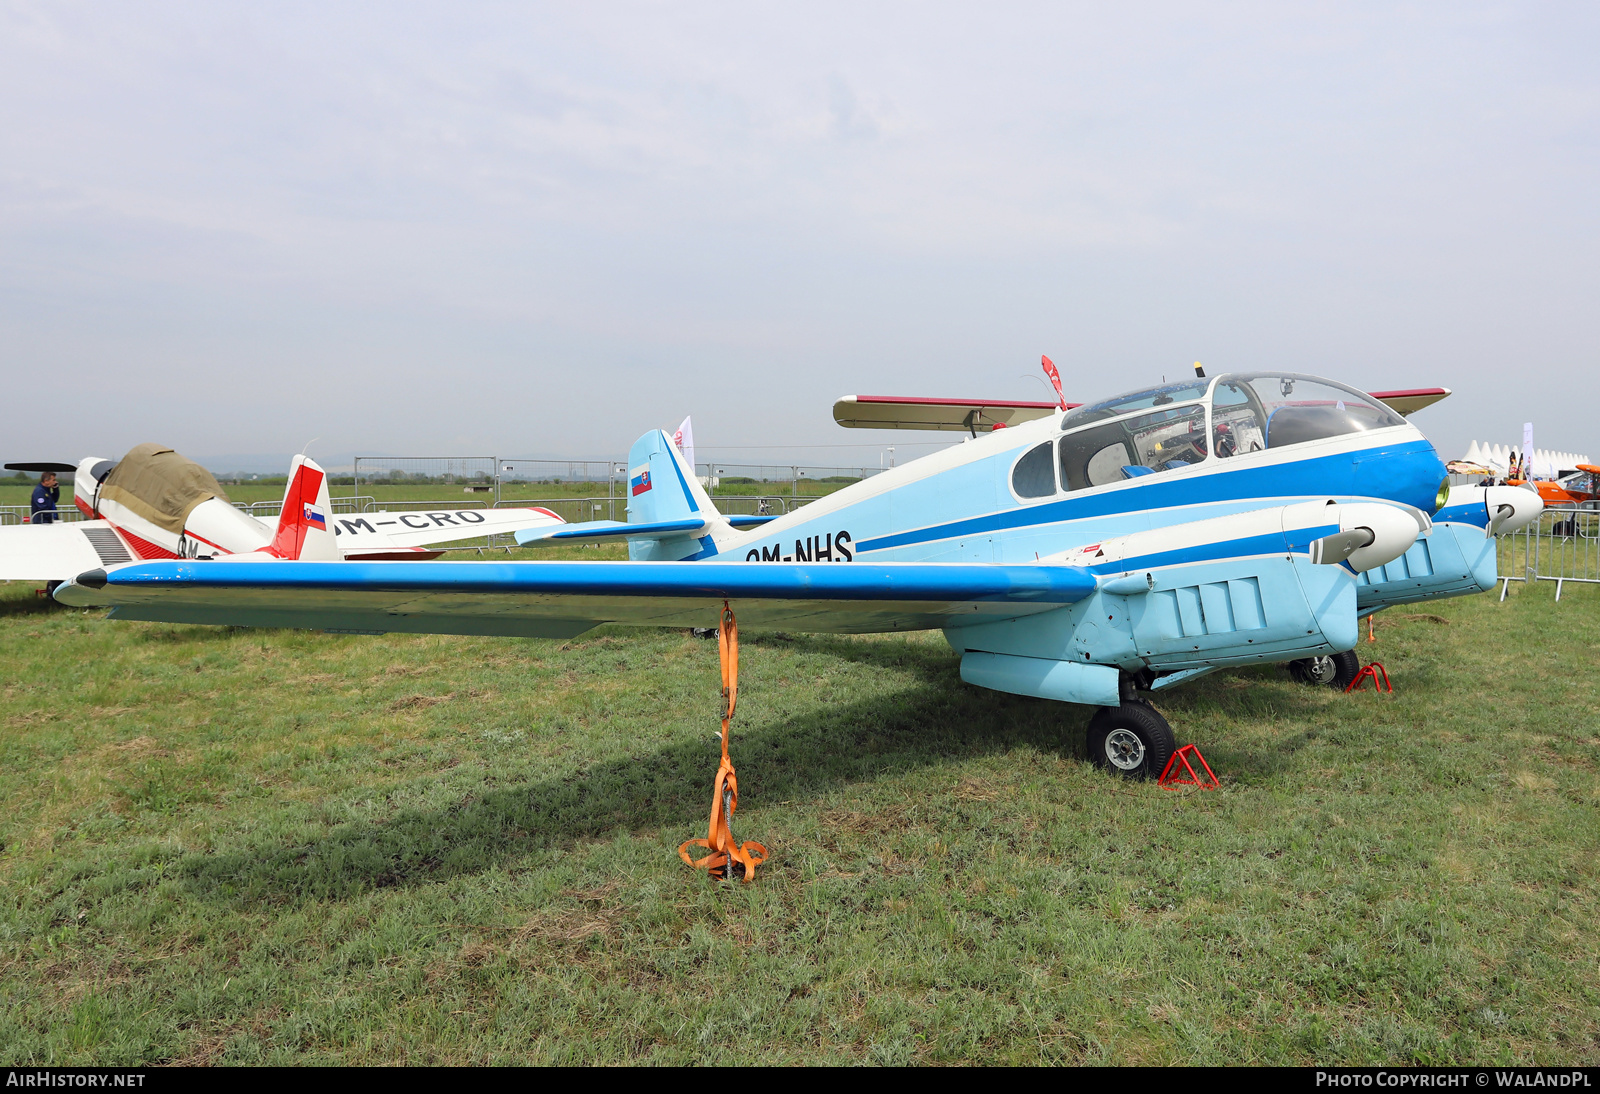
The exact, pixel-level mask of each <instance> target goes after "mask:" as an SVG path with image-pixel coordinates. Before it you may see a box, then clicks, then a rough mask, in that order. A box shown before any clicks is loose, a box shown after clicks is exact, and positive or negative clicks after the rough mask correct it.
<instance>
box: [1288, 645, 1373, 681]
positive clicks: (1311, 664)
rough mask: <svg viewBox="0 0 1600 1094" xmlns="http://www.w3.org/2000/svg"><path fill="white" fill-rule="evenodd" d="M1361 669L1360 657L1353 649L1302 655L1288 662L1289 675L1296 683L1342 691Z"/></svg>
mask: <svg viewBox="0 0 1600 1094" xmlns="http://www.w3.org/2000/svg"><path fill="white" fill-rule="evenodd" d="M1360 671H1361V658H1359V657H1357V656H1356V651H1355V650H1345V651H1344V652H1343V653H1334V654H1326V655H1324V656H1322V657H1302V658H1300V659H1299V660H1298V661H1290V662H1289V675H1290V676H1292V677H1294V680H1295V682H1296V683H1299V684H1308V685H1310V686H1312V687H1317V686H1323V687H1330V688H1338V689H1339V690H1340V691H1343V690H1344V689H1345V688H1347V687H1349V686H1350V681H1352V680H1354V679H1355V678H1356V673H1358V672H1360Z"/></svg>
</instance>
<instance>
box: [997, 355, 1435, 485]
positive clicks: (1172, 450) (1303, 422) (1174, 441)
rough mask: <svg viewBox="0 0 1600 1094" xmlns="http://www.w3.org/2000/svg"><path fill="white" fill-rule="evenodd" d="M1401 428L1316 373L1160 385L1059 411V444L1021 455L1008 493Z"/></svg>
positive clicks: (1376, 406) (1372, 402)
mask: <svg viewBox="0 0 1600 1094" xmlns="http://www.w3.org/2000/svg"><path fill="white" fill-rule="evenodd" d="M1212 385H1215V386H1214V387H1213V386H1212ZM1208 390H1209V391H1210V393H1211V397H1210V398H1207V392H1208ZM1404 423H1405V419H1404V418H1402V417H1401V416H1400V415H1398V414H1396V413H1395V412H1394V411H1392V410H1390V409H1389V408H1388V407H1387V406H1385V405H1384V404H1383V403H1380V402H1379V401H1377V400H1376V399H1374V398H1372V397H1371V396H1369V395H1363V394H1362V393H1361V392H1359V391H1356V390H1355V389H1354V388H1348V387H1344V386H1343V385H1341V384H1335V383H1332V382H1330V381H1327V380H1319V379H1317V378H1316V377H1313V376H1300V375H1296V374H1294V373H1253V374H1248V375H1239V374H1230V375H1226V376H1221V377H1219V378H1217V379H1216V380H1190V381H1186V382H1184V383H1179V384H1163V385H1162V386H1161V387H1153V388H1146V389H1145V390H1143V391H1134V392H1129V393H1128V394H1126V395H1118V396H1117V397H1116V398H1114V399H1106V400H1103V401H1102V402H1098V403H1090V404H1088V405H1086V406H1082V407H1079V408H1078V409H1076V410H1074V411H1072V412H1070V413H1068V414H1066V415H1064V416H1063V417H1062V419H1061V436H1060V437H1059V438H1058V439H1057V440H1056V441H1055V442H1053V443H1052V442H1046V443H1044V444H1040V445H1037V446H1035V447H1034V448H1032V449H1030V450H1029V451H1028V452H1026V453H1025V454H1023V455H1022V456H1021V458H1019V460H1018V461H1017V463H1016V464H1015V466H1014V467H1013V470H1012V482H1011V488H1012V491H1013V492H1014V493H1015V494H1016V495H1017V497H1018V498H1019V499H1042V498H1047V497H1052V496H1054V495H1056V494H1058V493H1063V492H1070V491H1073V490H1085V489H1090V488H1092V487H1096V486H1107V485H1110V484H1111V483H1115V482H1123V481H1126V480H1129V479H1135V478H1140V477H1143V476H1145V475H1159V474H1162V473H1163V472H1168V471H1177V470H1179V469H1181V468H1184V467H1188V466H1191V465H1193V464H1198V463H1204V462H1206V461H1207V460H1211V459H1224V460H1226V459H1231V458H1234V457H1238V456H1246V455H1249V454H1251V453H1254V452H1262V451H1265V450H1266V449H1269V448H1283V447H1286V446H1288V445H1296V444H1306V443H1308V442H1310V441H1317V440H1323V439H1325V438H1329V437H1338V436H1342V435H1344V434H1348V433H1362V432H1367V431H1369V430H1373V429H1384V428H1387V427H1389V426H1396V425H1403V424H1404ZM1052 456H1054V457H1055V459H1054V460H1053V461H1052V459H1051V457H1052Z"/></svg>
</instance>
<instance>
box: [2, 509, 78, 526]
mask: <svg viewBox="0 0 1600 1094" xmlns="http://www.w3.org/2000/svg"><path fill="white" fill-rule="evenodd" d="M31 509H32V507H31V506H27V505H0V525H6V524H31V523H32V515H33V514H32V511H31ZM55 518H56V521H57V522H63V523H64V522H68V521H77V520H88V519H89V518H88V517H85V516H84V515H83V513H82V512H81V511H79V509H78V508H77V507H76V506H73V507H72V508H68V509H57V510H56V511H55Z"/></svg>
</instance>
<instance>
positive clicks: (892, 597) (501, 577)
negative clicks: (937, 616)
mask: <svg viewBox="0 0 1600 1094" xmlns="http://www.w3.org/2000/svg"><path fill="white" fill-rule="evenodd" d="M106 584H107V586H108V587H116V588H122V589H129V590H133V589H138V588H147V589H152V590H155V589H159V588H162V587H183V588H212V589H239V588H253V589H274V588H276V589H323V590H327V591H329V592H334V591H338V592H348V591H372V590H391V591H395V590H398V591H407V592H418V593H424V592H455V593H500V594H503V593H521V594H528V595H546V596H549V595H556V596H559V595H571V596H636V597H726V598H730V599H731V598H748V599H774V600H855V601H874V600H876V601H940V602H954V603H965V602H970V601H1026V602H1029V603H1046V604H1051V603H1054V604H1071V603H1074V602H1076V601H1078V600H1081V599H1083V598H1084V597H1085V596H1088V595H1089V594H1090V593H1091V592H1093V591H1094V589H1095V579H1094V577H1093V576H1092V575H1091V574H1090V573H1089V572H1088V571H1086V570H1084V569H1081V568H1079V567H1076V566H1059V565H1038V564H1034V565H1022V566H1016V565H996V564H994V563H916V562H898V563H897V562H885V563H876V564H874V563H859V562H858V563H853V564H850V565H837V564H830V563H825V562H824V563H783V562H768V563H762V564H761V565H751V564H749V563H745V562H697V563H694V564H693V565H688V564H685V563H682V562H279V561H273V562H212V561H201V562H184V561H171V562H166V561H163V562H145V563H136V564H134V565H131V566H123V567H119V568H117V569H115V570H112V571H110V572H109V573H108V574H107V575H106Z"/></svg>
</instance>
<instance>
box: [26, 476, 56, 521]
mask: <svg viewBox="0 0 1600 1094" xmlns="http://www.w3.org/2000/svg"><path fill="white" fill-rule="evenodd" d="M60 500H61V487H60V485H59V484H58V483H57V482H56V473H55V472H54V471H46V472H45V473H44V474H43V475H40V476H39V485H38V486H35V487H34V488H33V498H32V499H31V500H30V502H29V505H30V507H31V515H30V516H29V520H30V521H31V522H32V523H34V524H53V523H55V519H56V502H58V501H60Z"/></svg>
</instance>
